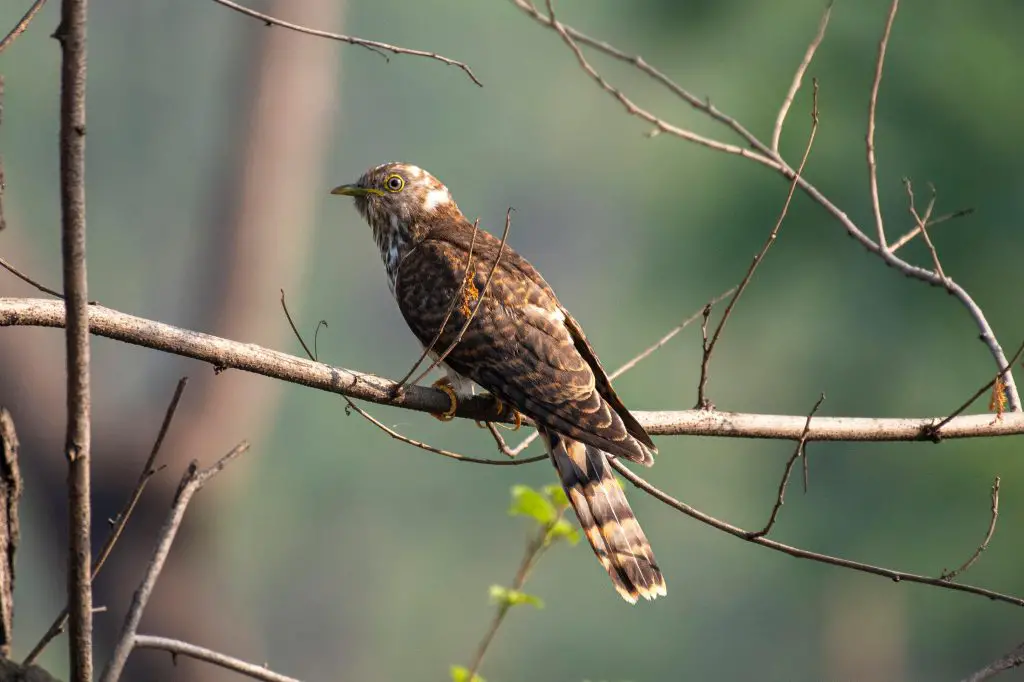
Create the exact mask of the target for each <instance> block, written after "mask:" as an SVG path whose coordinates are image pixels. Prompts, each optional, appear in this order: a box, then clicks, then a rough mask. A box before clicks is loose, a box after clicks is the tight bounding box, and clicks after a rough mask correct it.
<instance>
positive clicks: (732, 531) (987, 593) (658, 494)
mask: <svg viewBox="0 0 1024 682" xmlns="http://www.w3.org/2000/svg"><path fill="white" fill-rule="evenodd" d="M609 463H610V464H611V465H612V467H614V468H615V470H616V471H618V472H619V473H620V474H621V475H622V477H623V478H625V479H626V480H628V481H629V482H630V483H632V484H633V485H635V486H636V487H637V488H639V489H640V490H642V491H644V492H645V493H647V494H648V495H650V496H652V497H654V498H655V499H656V500H659V501H661V502H663V503H664V504H666V505H668V506H669V507H672V508H673V509H675V510H677V511H679V512H682V513H683V514H685V515H687V516H689V517H690V518H692V519H695V520H697V521H700V522H701V523H703V524H706V525H708V526H711V527H712V528H715V529H717V530H720V531H723V532H725V533H728V534H729V535H732V536H735V537H737V538H740V539H741V540H746V541H747V542H752V543H754V544H755V545H761V546H762V547H767V548H768V549H771V550H774V551H776V552H782V553H783V554H788V555H789V556H792V557H796V558H798V559H809V560H810V561H816V562H818V563H822V564H829V565H830V566H839V567H840V568H848V569H850V570H853V571H859V572H861V573H868V574H871V575H877V576H881V577H883V578H888V579H889V580H892V581H894V582H912V583H919V584H922V585H931V586H933V587H939V588H942V589H947V590H955V591H957V592H966V593H968V594H976V595H979V596H982V597H987V598H989V599H991V600H993V601H1000V602H1005V603H1007V604H1013V605H1014V606H1024V598H1022V597H1016V596H1014V595H1011V594H1003V593H1001V592H995V591H993V590H988V589H985V588H983V587H975V586H973V585H965V584H963V583H952V582H949V581H948V580H943V579H942V578H940V577H935V578H933V577H930V576H926V575H918V574H916V573H907V572H905V571H897V570H893V569H890V568H885V567H883V566H876V565H873V564H867V563H863V562H860V561H851V560H850V559H843V558H842V557H837V556H831V555H829V554H821V553H819V552H812V551H810V550H806V549H800V548H799V547H794V546H792V545H787V544H784V543H782V542H777V541H776V540H772V539H771V538H766V537H755V536H753V535H752V534H751V533H750V531H746V530H743V529H742V528H739V527H738V526H734V525H732V524H731V523H726V522H725V521H721V520H719V519H717V518H715V517H713V516H711V515H709V514H705V513H704V512H702V511H699V510H697V509H695V508H693V507H691V506H690V505H688V504H686V503H685V502H681V501H680V500H677V499H676V498H674V497H672V496H671V495H669V494H668V493H666V492H664V491H662V490H660V489H659V488H657V487H655V486H653V485H651V484H650V483H648V482H647V481H646V480H645V479H643V478H641V477H640V476H638V475H637V474H635V473H633V471H632V470H630V469H629V468H628V467H626V466H625V465H624V464H622V462H620V461H619V460H618V459H609Z"/></svg>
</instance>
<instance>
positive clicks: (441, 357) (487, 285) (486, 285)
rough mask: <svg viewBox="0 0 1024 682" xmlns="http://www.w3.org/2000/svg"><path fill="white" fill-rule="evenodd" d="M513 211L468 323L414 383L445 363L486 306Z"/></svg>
mask: <svg viewBox="0 0 1024 682" xmlns="http://www.w3.org/2000/svg"><path fill="white" fill-rule="evenodd" d="M513 210H514V209H513V208H512V207H511V206H510V207H509V208H508V210H507V211H505V231H504V232H502V233H501V244H499V245H498V255H497V256H495V257H494V263H492V264H491V271H490V272H489V273H487V279H486V280H485V281H484V286H483V288H482V289H480V295H479V296H478V297H477V299H476V305H475V306H473V310H471V311H470V313H469V315H467V316H466V321H465V322H463V323H462V328H461V329H459V333H458V334H456V335H455V338H454V339H453V340H452V342H451V343H450V344H448V347H447V348H446V349H445V351H444V352H443V353H441V354H440V355H438V356H437V357H436V358H434V361H433V362H432V363H430V366H429V367H427V368H426V369H425V370H423V371H422V372H420V375H419V376H418V377H416V379H414V380H413V382H412V383H414V384H418V383H420V382H421V381H423V377H425V376H427V375H428V374H430V372H431V371H432V370H433V369H434V368H435V367H437V366H438V365H440V364H441V363H442V362H444V359H445V358H446V357H448V354H449V353H451V352H452V349H454V348H455V346H457V345H459V342H460V341H462V337H463V336H464V335H465V333H466V330H467V329H469V325H470V324H472V322H473V318H474V317H476V313H477V311H478V310H480V306H482V305H483V304H484V299H486V298H487V290H488V289H489V288H490V286H491V279H492V278H493V277H494V273H495V272H497V270H498V263H500V262H501V257H502V255H503V254H504V253H505V244H506V242H507V241H508V231H509V228H511V227H512V211H513Z"/></svg>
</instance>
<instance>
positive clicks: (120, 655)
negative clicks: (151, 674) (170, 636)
mask: <svg viewBox="0 0 1024 682" xmlns="http://www.w3.org/2000/svg"><path fill="white" fill-rule="evenodd" d="M248 449H249V444H248V443H246V442H245V441H242V442H241V443H239V444H238V445H236V446H235V447H234V448H233V449H232V450H231V451H230V452H228V453H227V454H226V455H224V456H223V457H221V458H220V459H219V460H217V461H216V462H214V463H213V465H211V466H209V467H207V468H206V469H200V468H199V463H198V462H196V461H195V460H193V461H192V463H191V464H190V465H189V467H188V470H187V471H186V472H185V475H184V476H183V477H182V479H181V483H180V484H179V485H178V491H177V493H176V494H175V495H174V502H173V504H172V505H171V511H170V513H169V514H168V516H167V520H166V521H164V526H163V528H162V529H161V530H160V534H159V536H158V537H159V540H158V542H157V545H156V547H155V548H154V550H153V557H152V558H151V559H150V561H149V567H148V568H147V569H146V575H145V577H144V578H143V579H142V583H141V584H140V585H139V587H138V589H136V590H135V594H134V595H133V596H132V604H131V608H130V609H129V610H128V614H127V615H126V616H125V619H124V626H123V627H122V628H121V634H120V636H119V637H118V640H117V644H116V645H115V647H114V653H113V654H112V655H111V657H110V661H108V662H107V666H106V668H104V670H103V675H102V677H101V678H100V680H101V682H117V680H119V679H120V678H121V673H122V672H123V671H124V666H125V663H126V662H127V661H128V655H129V654H130V653H131V652H132V649H133V648H134V647H135V644H136V632H137V630H138V627H139V621H140V620H142V612H143V611H145V609H146V604H148V603H149V597H150V595H151V594H152V593H153V588H154V587H155V586H156V581H157V579H158V578H159V577H160V573H161V572H162V571H163V568H164V562H165V561H166V560H167V555H168V554H169V553H170V551H171V545H172V544H173V543H174V538H175V536H176V535H177V534H178V528H180V527H181V521H182V519H183V518H184V517H185V509H186V508H187V507H188V503H189V501H191V499H192V496H193V495H195V494H196V493H197V492H198V491H199V490H201V489H202V487H203V486H204V485H206V484H207V483H208V482H209V481H210V479H212V478H213V477H214V476H216V475H217V474H219V473H220V472H221V471H223V470H224V467H226V466H227V465H228V464H230V463H231V462H232V461H234V460H235V459H236V458H238V457H239V456H240V455H241V454H242V453H244V452H245V451H246V450H248Z"/></svg>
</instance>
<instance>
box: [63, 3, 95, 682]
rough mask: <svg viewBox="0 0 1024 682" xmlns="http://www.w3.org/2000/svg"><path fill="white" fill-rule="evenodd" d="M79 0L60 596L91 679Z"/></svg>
mask: <svg viewBox="0 0 1024 682" xmlns="http://www.w3.org/2000/svg"><path fill="white" fill-rule="evenodd" d="M86 11H87V3H86V0H64V1H63V3H62V5H61V20H60V25H59V26H58V27H57V30H56V32H55V33H54V36H55V37H56V38H57V40H58V41H59V42H60V46H61V52H62V59H61V83H60V207H61V249H62V251H63V265H64V268H63V270H64V299H65V300H66V301H67V330H66V341H67V344H66V345H67V415H68V424H67V434H66V439H65V451H66V456H67V459H68V535H69V538H68V604H69V607H70V620H71V632H70V637H69V638H68V647H69V651H70V654H69V655H70V661H71V671H70V677H71V679H72V680H74V681H75V682H91V681H92V678H93V674H92V672H93V670H92V668H93V663H92V581H91V580H90V575H89V569H90V566H91V564H92V559H91V553H92V546H91V534H90V531H91V523H92V510H91V508H90V493H89V488H90V481H89V465H90V462H89V458H90V457H91V453H90V441H91V433H90V425H89V421H90V412H91V410H92V404H91V396H90V391H89V297H88V287H87V284H86V281H87V277H86V267H85V69H86V62H85V35H86V29H85V22H86Z"/></svg>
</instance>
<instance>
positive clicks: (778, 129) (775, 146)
mask: <svg viewBox="0 0 1024 682" xmlns="http://www.w3.org/2000/svg"><path fill="white" fill-rule="evenodd" d="M831 16H832V3H831V2H829V3H828V6H827V7H826V8H825V13H824V14H822V15H821V21H820V22H819V23H818V32H817V34H815V36H814V39H813V40H812V41H811V44H810V45H808V46H807V52H805V53H804V58H803V61H801V62H800V66H798V67H797V69H796V73H795V74H794V75H793V82H792V83H790V85H789V91H788V92H787V93H786V99H784V100H782V106H781V107H779V114H778V116H776V118H775V129H774V130H772V151H773V152H775V155H776V156H778V154H779V139H780V138H781V137H782V126H784V125H785V124H786V115H787V114H788V113H789V108H790V107H791V106H792V105H793V99H794V98H795V97H796V93H798V92H800V85H801V84H802V83H803V80H804V74H805V73H807V68H808V67H809V66H810V65H811V60H813V59H814V53H815V52H817V51H818V46H819V45H821V41H822V40H824V39H825V29H827V28H828V20H829V17H831Z"/></svg>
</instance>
